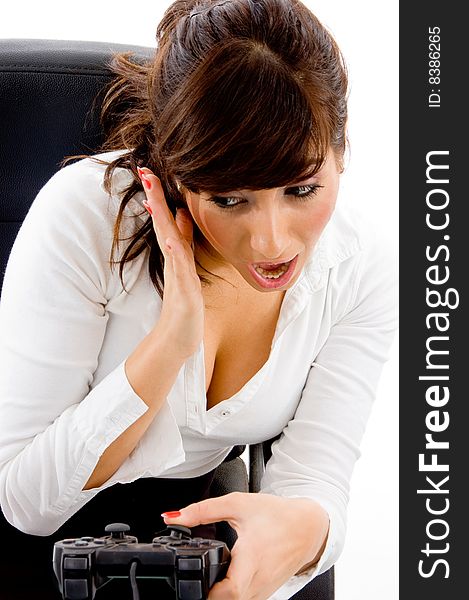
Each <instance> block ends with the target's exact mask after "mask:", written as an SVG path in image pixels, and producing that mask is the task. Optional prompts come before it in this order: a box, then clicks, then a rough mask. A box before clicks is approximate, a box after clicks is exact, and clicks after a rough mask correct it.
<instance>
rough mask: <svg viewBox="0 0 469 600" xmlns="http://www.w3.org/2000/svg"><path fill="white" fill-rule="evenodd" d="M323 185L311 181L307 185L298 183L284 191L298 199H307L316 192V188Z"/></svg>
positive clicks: (318, 188)
mask: <svg viewBox="0 0 469 600" xmlns="http://www.w3.org/2000/svg"><path fill="white" fill-rule="evenodd" d="M323 187H324V186H323V185H318V184H317V183H311V184H309V185H300V186H298V187H294V188H289V189H288V190H287V191H286V193H287V194H288V195H291V196H295V198H297V199H298V200H309V199H310V198H312V197H313V196H315V195H316V194H317V193H318V190H320V189H321V188H323Z"/></svg>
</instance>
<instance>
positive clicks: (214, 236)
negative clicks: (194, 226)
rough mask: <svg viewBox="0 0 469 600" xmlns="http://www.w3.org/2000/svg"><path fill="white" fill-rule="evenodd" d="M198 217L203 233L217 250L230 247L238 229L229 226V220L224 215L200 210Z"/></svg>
mask: <svg viewBox="0 0 469 600" xmlns="http://www.w3.org/2000/svg"><path fill="white" fill-rule="evenodd" d="M197 217H198V222H199V227H200V229H201V231H202V233H203V234H204V236H205V237H206V238H207V240H208V241H209V242H210V243H211V244H212V246H214V248H216V249H217V250H220V249H223V248H227V247H229V246H230V244H231V242H232V241H234V237H235V231H236V229H235V228H233V227H227V221H226V219H224V218H223V216H222V215H217V214H216V213H215V211H211V210H205V211H199V212H198V215H197Z"/></svg>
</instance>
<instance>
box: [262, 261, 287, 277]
mask: <svg viewBox="0 0 469 600" xmlns="http://www.w3.org/2000/svg"><path fill="white" fill-rule="evenodd" d="M289 266H290V263H285V264H283V265H282V266H281V267H279V268H278V269H275V270H274V271H267V270H266V269H263V268H262V267H254V268H255V270H256V271H257V272H258V273H259V275H262V277H265V278H266V279H278V278H279V277H281V276H282V275H284V274H285V273H286V272H287V271H288V267H289Z"/></svg>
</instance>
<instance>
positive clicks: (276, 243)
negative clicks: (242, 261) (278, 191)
mask: <svg viewBox="0 0 469 600" xmlns="http://www.w3.org/2000/svg"><path fill="white" fill-rule="evenodd" d="M250 245H251V255H252V257H253V261H254V262H275V261H276V260H279V259H282V258H290V252H291V251H290V247H291V245H292V240H291V236H290V232H289V227H288V221H287V219H286V215H285V214H282V212H281V211H280V210H278V208H274V209H271V210H265V209H264V210H259V211H258V214H257V215H256V216H254V217H253V218H252V221H251V227H250Z"/></svg>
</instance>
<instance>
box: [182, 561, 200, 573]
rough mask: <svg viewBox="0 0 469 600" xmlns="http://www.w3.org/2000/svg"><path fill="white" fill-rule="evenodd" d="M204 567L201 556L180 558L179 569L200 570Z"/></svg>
mask: <svg viewBox="0 0 469 600" xmlns="http://www.w3.org/2000/svg"><path fill="white" fill-rule="evenodd" d="M201 568H202V560H201V559H200V558H180V559H179V560H178V569H179V570H180V571H199V570H200V569H201Z"/></svg>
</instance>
